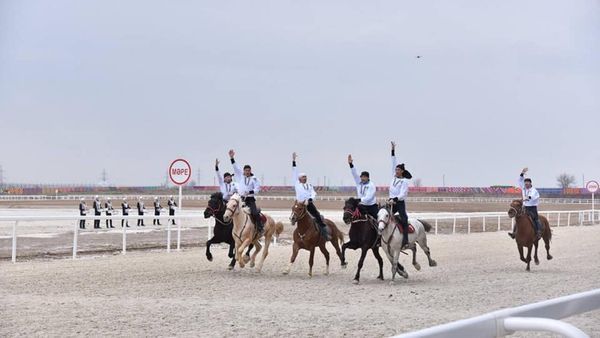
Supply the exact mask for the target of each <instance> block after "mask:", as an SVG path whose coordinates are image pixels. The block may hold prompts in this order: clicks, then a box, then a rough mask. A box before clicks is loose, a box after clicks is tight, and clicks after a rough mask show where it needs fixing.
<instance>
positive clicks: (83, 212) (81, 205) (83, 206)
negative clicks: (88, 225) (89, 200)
mask: <svg viewBox="0 0 600 338" xmlns="http://www.w3.org/2000/svg"><path fill="white" fill-rule="evenodd" d="M86 213H87V205H86V204H85V200H84V199H83V198H82V199H81V201H80V202H79V216H85V215H86ZM79 229H85V220H84V219H81V220H79Z"/></svg>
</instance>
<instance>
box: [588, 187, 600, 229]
mask: <svg viewBox="0 0 600 338" xmlns="http://www.w3.org/2000/svg"><path fill="white" fill-rule="evenodd" d="M585 187H586V189H587V190H588V191H589V192H591V193H592V222H594V221H595V220H596V213H595V210H594V195H595V194H596V192H597V191H598V189H599V188H600V184H599V183H598V182H596V181H589V182H587V184H586V185H585Z"/></svg>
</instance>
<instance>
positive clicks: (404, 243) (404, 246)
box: [402, 229, 408, 250]
mask: <svg viewBox="0 0 600 338" xmlns="http://www.w3.org/2000/svg"><path fill="white" fill-rule="evenodd" d="M404 249H408V229H406V230H404V233H402V250H404Z"/></svg>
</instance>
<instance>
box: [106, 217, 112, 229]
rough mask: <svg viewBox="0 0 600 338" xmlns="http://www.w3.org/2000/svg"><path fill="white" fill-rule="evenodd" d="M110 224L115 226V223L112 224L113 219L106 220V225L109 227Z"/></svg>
mask: <svg viewBox="0 0 600 338" xmlns="http://www.w3.org/2000/svg"><path fill="white" fill-rule="evenodd" d="M106 216H112V214H106ZM109 226H110V227H112V226H113V225H112V219H107V220H106V227H107V228H108V227H109Z"/></svg>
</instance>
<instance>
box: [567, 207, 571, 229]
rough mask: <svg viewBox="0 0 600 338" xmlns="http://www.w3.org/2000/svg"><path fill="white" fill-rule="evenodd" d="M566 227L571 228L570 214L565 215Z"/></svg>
mask: <svg viewBox="0 0 600 338" xmlns="http://www.w3.org/2000/svg"><path fill="white" fill-rule="evenodd" d="M567 226H571V212H570V211H569V212H568V213H567Z"/></svg>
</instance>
